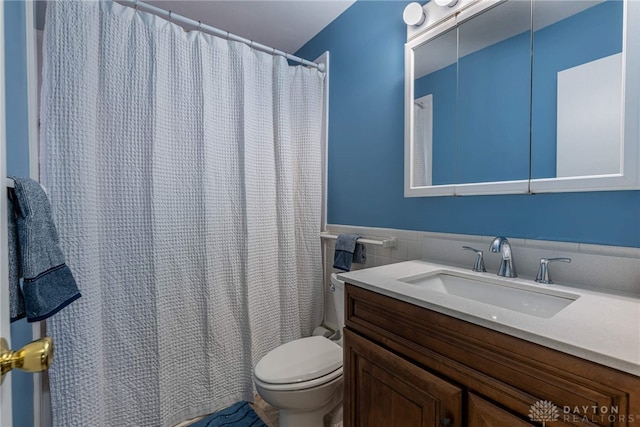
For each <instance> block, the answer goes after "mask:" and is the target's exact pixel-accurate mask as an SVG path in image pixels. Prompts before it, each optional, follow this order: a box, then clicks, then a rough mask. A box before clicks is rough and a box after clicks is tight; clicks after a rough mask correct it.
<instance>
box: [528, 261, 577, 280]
mask: <svg viewBox="0 0 640 427" xmlns="http://www.w3.org/2000/svg"><path fill="white" fill-rule="evenodd" d="M558 261H559V262H571V258H564V257H563V258H540V267H539V268H538V274H537V275H536V282H538V283H544V284H545V285H550V284H552V283H553V281H552V280H551V276H550V275H549V263H550V262H558Z"/></svg>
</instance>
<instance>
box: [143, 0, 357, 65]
mask: <svg viewBox="0 0 640 427" xmlns="http://www.w3.org/2000/svg"><path fill="white" fill-rule="evenodd" d="M142 1H143V2H146V3H149V4H152V5H154V6H157V7H160V8H162V9H165V10H170V11H172V12H174V13H177V14H179V15H182V16H185V17H187V18H191V19H194V20H196V21H201V22H202V23H203V24H207V25H211V26H213V27H216V28H219V29H221V30H225V31H229V32H231V33H234V34H236V35H238V36H241V37H244V38H247V39H249V40H254V41H256V42H258V43H262V44H264V45H267V46H269V47H274V48H276V49H280V50H283V51H285V52H288V53H295V52H296V51H297V50H298V49H300V48H301V47H302V46H304V44H305V43H307V42H308V41H309V40H311V39H312V38H313V37H314V36H315V35H316V34H318V33H319V32H320V31H321V30H322V29H323V28H324V27H326V26H327V25H328V24H329V23H331V21H333V20H334V19H335V18H337V17H338V16H339V15H340V14H341V13H342V12H344V11H345V10H346V9H347V8H348V7H349V6H351V5H352V4H353V3H354V2H355V0H195V1H194V0H151V1H145V0H142ZM306 59H311V60H313V59H314V58H306Z"/></svg>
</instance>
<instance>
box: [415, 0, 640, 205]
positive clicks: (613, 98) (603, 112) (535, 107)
mask: <svg viewBox="0 0 640 427" xmlns="http://www.w3.org/2000/svg"><path fill="white" fill-rule="evenodd" d="M423 9H424V10H425V11H426V13H427V19H426V21H425V23H424V24H422V27H424V28H418V29H416V28H412V29H411V30H410V31H409V35H410V40H409V41H408V42H407V44H406V45H405V197H423V196H439V195H471V194H517V193H542V192H566V191H605V190H621V189H637V188H640V186H639V183H640V179H639V165H640V149H639V148H638V146H639V145H640V141H639V132H638V122H639V121H640V108H639V106H638V103H639V98H640V93H639V92H640V81H639V80H640V73H639V69H640V64H639V57H640V2H637V1H633V0H631V1H627V0H624V1H623V0H604V1H603V0H555V1H545V0H533V1H530V0H506V1H495V0H460V1H459V2H458V4H457V6H456V7H454V8H452V10H450V11H448V10H442V7H441V6H438V5H436V4H435V2H429V3H427V4H426V5H425V6H424V7H423ZM444 9H446V7H445V8H444ZM434 16H435V17H436V18H437V19H431V20H430V19H429V17H434Z"/></svg>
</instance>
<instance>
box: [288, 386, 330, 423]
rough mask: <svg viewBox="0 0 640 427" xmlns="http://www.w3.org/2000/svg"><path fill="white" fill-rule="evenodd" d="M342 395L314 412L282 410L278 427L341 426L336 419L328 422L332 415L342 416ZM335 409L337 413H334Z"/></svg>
mask: <svg viewBox="0 0 640 427" xmlns="http://www.w3.org/2000/svg"><path fill="white" fill-rule="evenodd" d="M338 406H340V408H338ZM341 407H342V393H341V392H340V393H337V394H336V395H335V396H334V397H333V399H331V400H330V401H329V402H327V403H326V404H325V405H324V406H321V407H320V408H318V409H316V410H313V411H300V410H295V409H280V421H279V422H278V427H300V426H304V427H326V426H334V425H339V424H337V423H336V421H337V420H336V419H335V417H334V418H333V419H331V420H326V421H325V418H326V416H327V415H331V414H330V413H338V412H339V413H340V415H342V408H341ZM334 409H335V410H336V411H334Z"/></svg>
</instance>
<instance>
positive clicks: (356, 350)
mask: <svg viewBox="0 0 640 427" xmlns="http://www.w3.org/2000/svg"><path fill="white" fill-rule="evenodd" d="M345 311H346V313H345V314H346V322H345V324H346V326H345V330H344V337H345V339H344V348H345V361H344V377H345V397H344V411H345V413H344V420H345V425H346V426H366V427H376V426H385V427H390V426H391V427H393V426H399V427H411V426H472V427H480V426H487V427H501V426H515V427H519V426H530V425H542V424H543V421H544V422H545V423H546V425H549V426H550V427H551V426H563V425H564V426H630V425H631V426H632V425H634V422H635V423H640V377H637V376H635V375H631V374H628V373H625V372H621V371H618V370H616V369H612V368H608V367H606V366H603V365H599V364H597V363H594V362H591V361H587V360H584V359H581V358H578V357H575V356H572V355H568V354H566V353H562V352H559V351H556V350H553V349H551V348H547V347H544V346H541V345H538V344H534V343H531V342H529V341H525V340H522V339H519V338H515V337H512V336H509V335H506V334H503V333H500V332H497V331H494V330H491V329H487V328H485V327H482V326H478V325H475V324H472V323H469V322H466V321H463V320H459V319H456V318H453V317H450V316H447V315H443V314H440V313H437V312H434V311H431V310H428V309H425V308H422V307H418V306H415V305H413V304H409V303H406V302H403V301H400V300H397V299H394V298H390V297H387V296H384V295H381V294H378V293H375V292H372V291H368V290H366V289H363V288H359V287H356V286H353V285H349V284H347V285H346V289H345ZM532 417H533V418H534V419H533V420H532Z"/></svg>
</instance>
